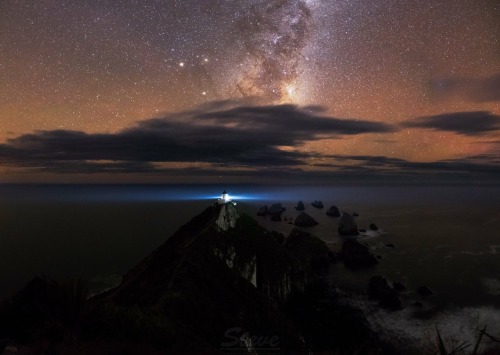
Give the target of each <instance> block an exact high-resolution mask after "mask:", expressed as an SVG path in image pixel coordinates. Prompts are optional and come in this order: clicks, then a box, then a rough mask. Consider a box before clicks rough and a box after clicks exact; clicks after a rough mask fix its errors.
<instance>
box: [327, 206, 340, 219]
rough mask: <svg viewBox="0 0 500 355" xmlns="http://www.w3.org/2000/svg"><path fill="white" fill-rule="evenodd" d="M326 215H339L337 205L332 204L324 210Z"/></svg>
mask: <svg viewBox="0 0 500 355" xmlns="http://www.w3.org/2000/svg"><path fill="white" fill-rule="evenodd" d="M326 215H327V216H330V217H340V211H339V209H338V208H337V206H332V207H330V208H329V209H328V211H326Z"/></svg>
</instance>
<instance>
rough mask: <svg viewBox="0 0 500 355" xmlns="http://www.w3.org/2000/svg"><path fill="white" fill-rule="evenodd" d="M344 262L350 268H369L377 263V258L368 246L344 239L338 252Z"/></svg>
mask: <svg viewBox="0 0 500 355" xmlns="http://www.w3.org/2000/svg"><path fill="white" fill-rule="evenodd" d="M340 257H341V258H342V260H343V262H344V264H345V265H346V266H347V267H349V268H351V269H363V268H369V267H372V266H374V265H376V264H378V261H377V258H376V257H375V256H373V254H371V253H370V251H369V250H368V247H367V246H365V245H362V244H359V243H358V242H356V241H354V240H345V241H344V242H343V243H342V251H341V252H340Z"/></svg>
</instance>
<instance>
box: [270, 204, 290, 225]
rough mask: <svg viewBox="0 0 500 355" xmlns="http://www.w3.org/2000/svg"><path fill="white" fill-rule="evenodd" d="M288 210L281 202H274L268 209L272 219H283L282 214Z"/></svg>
mask: <svg viewBox="0 0 500 355" xmlns="http://www.w3.org/2000/svg"><path fill="white" fill-rule="evenodd" d="M285 210H286V208H285V207H283V206H282V205H281V203H274V204H272V205H271V207H270V208H269V210H268V214H270V215H271V221H281V215H282V213H283V212H284V211H285Z"/></svg>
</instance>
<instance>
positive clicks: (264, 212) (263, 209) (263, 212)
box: [257, 206, 269, 216]
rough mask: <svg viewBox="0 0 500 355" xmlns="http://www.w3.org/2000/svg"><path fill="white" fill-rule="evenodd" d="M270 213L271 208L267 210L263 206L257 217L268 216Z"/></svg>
mask: <svg viewBox="0 0 500 355" xmlns="http://www.w3.org/2000/svg"><path fill="white" fill-rule="evenodd" d="M268 213H269V208H267V206H262V207H261V208H259V210H258V211H257V216H265V215H266V214H268Z"/></svg>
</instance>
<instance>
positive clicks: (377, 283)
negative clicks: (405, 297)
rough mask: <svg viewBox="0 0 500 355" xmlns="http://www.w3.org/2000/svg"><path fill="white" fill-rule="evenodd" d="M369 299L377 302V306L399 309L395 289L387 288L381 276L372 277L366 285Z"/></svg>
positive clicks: (399, 305)
mask: <svg viewBox="0 0 500 355" xmlns="http://www.w3.org/2000/svg"><path fill="white" fill-rule="evenodd" d="M368 294H369V295H370V297H372V298H375V299H377V300H379V305H380V306H381V307H384V308H390V309H400V308H401V300H400V299H399V297H398V293H397V291H396V290H395V289H393V288H392V287H390V286H389V284H388V283H387V280H386V279H385V278H383V277H382V276H372V277H371V278H370V283H369V285H368Z"/></svg>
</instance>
